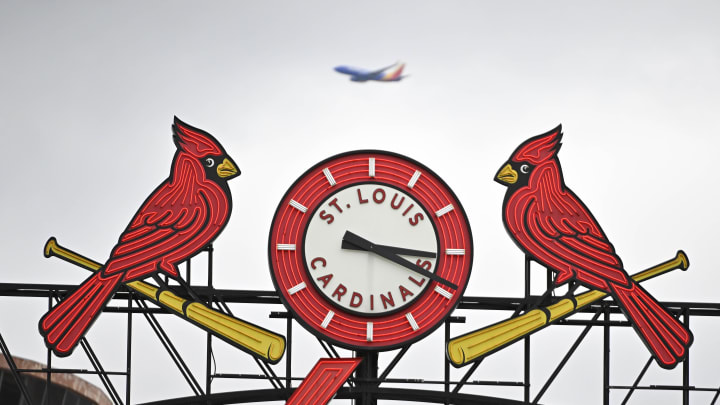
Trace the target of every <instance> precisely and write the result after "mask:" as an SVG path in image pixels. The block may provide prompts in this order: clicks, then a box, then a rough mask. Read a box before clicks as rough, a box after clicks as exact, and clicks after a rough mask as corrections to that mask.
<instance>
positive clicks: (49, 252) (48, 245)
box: [43, 236, 102, 271]
mask: <svg viewBox="0 0 720 405" xmlns="http://www.w3.org/2000/svg"><path fill="white" fill-rule="evenodd" d="M43 253H44V255H45V257H48V258H49V257H57V258H59V259H62V260H65V261H66V262H68V263H72V264H74V265H76V266H80V267H82V268H84V269H86V270H90V271H98V270H99V269H100V268H101V267H102V264H100V263H98V262H96V261H95V260H92V259H88V258H87V257H85V256H83V255H81V254H79V253H76V252H73V251H72V250H70V249H68V248H65V247H63V246H60V244H59V243H57V239H55V237H54V236H51V237H50V239H48V240H47V242H45V248H44V249H43Z"/></svg>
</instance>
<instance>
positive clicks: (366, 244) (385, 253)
mask: <svg viewBox="0 0 720 405" xmlns="http://www.w3.org/2000/svg"><path fill="white" fill-rule="evenodd" d="M345 242H347V243H345ZM347 245H354V246H355V247H356V248H357V250H366V251H368V252H372V253H375V254H376V255H378V256H381V257H384V258H386V259H388V260H390V261H391V262H393V263H396V264H399V265H401V266H403V267H405V268H407V269H409V270H412V271H414V272H416V273H418V274H420V275H422V276H424V277H427V278H429V279H431V280H434V281H437V282H438V283H440V284H444V285H446V286H448V287H450V288H452V289H454V290H457V289H458V286H457V285H456V284H454V283H451V282H450V281H448V280H445V279H444V278H442V277H440V276H438V275H437V274H435V273H431V272H429V271H427V270H425V269H424V268H422V267H420V266H418V265H417V264H415V263H413V262H410V261H408V260H405V259H403V258H402V257H400V256H398V255H397V253H395V252H394V251H393V250H392V247H391V248H390V249H387V248H386V247H385V246H383V245H376V244H374V243H372V242H370V241H369V240H367V239H365V238H363V237H361V236H358V235H356V234H354V233H352V232H350V231H345V235H343V245H342V247H343V248H344V249H347V247H346V246H347Z"/></svg>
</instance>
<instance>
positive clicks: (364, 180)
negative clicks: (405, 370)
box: [268, 151, 473, 350]
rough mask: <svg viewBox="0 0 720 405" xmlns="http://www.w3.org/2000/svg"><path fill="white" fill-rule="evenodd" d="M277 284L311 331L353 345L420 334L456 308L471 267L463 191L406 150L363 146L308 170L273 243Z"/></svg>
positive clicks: (278, 221) (281, 208)
mask: <svg viewBox="0 0 720 405" xmlns="http://www.w3.org/2000/svg"><path fill="white" fill-rule="evenodd" d="M268 254H269V261H270V269H271V274H272V278H273V282H274V283H275V287H276V289H277V291H278V292H279V293H280V297H281V299H282V301H283V303H284V304H285V306H286V307H287V308H288V310H290V311H291V312H292V313H293V314H294V315H295V318H296V319H297V320H298V321H299V322H300V323H301V324H302V325H303V326H304V327H306V328H307V329H308V330H310V331H311V332H312V333H314V334H316V335H318V336H319V337H321V338H323V339H325V340H328V341H331V342H333V343H334V344H337V345H340V346H343V347H347V348H350V349H361V350H390V349H393V348H396V347H399V346H404V345H407V344H410V343H412V342H414V341H416V340H418V339H421V338H422V337H424V336H425V335H427V334H428V333H430V332H432V331H433V330H434V329H435V328H437V327H438V326H439V325H440V324H441V323H442V322H443V321H444V320H445V318H446V317H447V316H448V315H449V314H450V312H451V311H452V310H453V309H454V308H455V306H456V305H457V303H458V301H459V300H460V297H461V296H462V293H463V291H464V290H465V287H466V285H467V281H468V278H469V276H470V269H471V266H472V256H473V245H472V235H471V232H470V225H469V223H468V220H467V217H466V216H465V211H464V210H463V208H462V205H460V201H458V199H457V197H456V196H455V194H454V193H453V192H452V191H451V190H450V188H449V187H448V186H447V185H446V184H445V182H443V181H442V180H441V179H440V178H439V177H438V176H437V175H436V174H435V173H433V172H432V171H431V170H430V169H428V168H427V167H425V166H424V165H422V164H421V163H418V162H416V161H414V160H412V159H409V158H407V157H405V156H402V155H398V154H395V153H390V152H384V151H355V152H348V153H344V154H341V155H337V156H333V157H331V158H329V159H326V160H324V161H322V162H320V163H318V164H316V165H315V166H313V167H312V168H311V169H309V170H308V171H307V172H305V174H303V175H302V176H301V177H300V178H299V179H298V180H297V181H295V183H294V184H293V185H292V186H291V187H290V189H289V190H288V191H287V193H286V194H285V196H284V197H283V199H282V200H281V201H280V204H279V205H278V208H277V210H276V212H275V217H274V219H273V223H272V227H271V230H270V239H269V243H268Z"/></svg>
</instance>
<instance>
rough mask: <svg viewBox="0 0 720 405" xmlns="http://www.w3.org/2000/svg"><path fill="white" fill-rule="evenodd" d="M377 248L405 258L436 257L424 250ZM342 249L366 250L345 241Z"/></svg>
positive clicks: (381, 246) (382, 246) (391, 247)
mask: <svg viewBox="0 0 720 405" xmlns="http://www.w3.org/2000/svg"><path fill="white" fill-rule="evenodd" d="M375 246H377V247H379V248H382V249H385V250H388V251H390V252H391V253H394V254H396V255H407V256H417V257H430V258H435V257H436V256H437V255H436V254H435V252H427V251H425V250H415V249H406V248H401V247H395V246H388V245H375ZM342 248H343V249H349V250H367V249H363V248H361V247H358V246H355V245H353V244H352V243H350V242H348V241H346V240H344V239H343V241H342Z"/></svg>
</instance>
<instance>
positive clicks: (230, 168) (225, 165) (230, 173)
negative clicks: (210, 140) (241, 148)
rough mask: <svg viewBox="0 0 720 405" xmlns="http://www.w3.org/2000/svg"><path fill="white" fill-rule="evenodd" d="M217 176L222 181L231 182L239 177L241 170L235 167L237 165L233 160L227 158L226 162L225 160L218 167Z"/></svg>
mask: <svg viewBox="0 0 720 405" xmlns="http://www.w3.org/2000/svg"><path fill="white" fill-rule="evenodd" d="M217 174H218V176H220V178H222V179H228V180H230V179H231V178H233V177H235V176H237V175H239V174H240V170H238V168H237V167H235V164H234V163H233V161H232V160H230V159H228V158H225V160H223V162H222V163H220V164H219V165H218V167H217Z"/></svg>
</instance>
